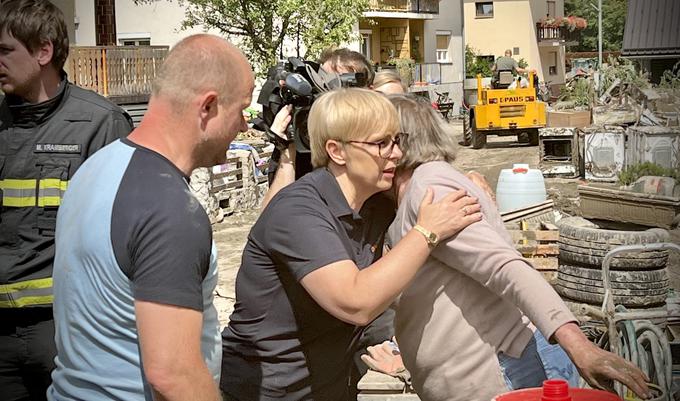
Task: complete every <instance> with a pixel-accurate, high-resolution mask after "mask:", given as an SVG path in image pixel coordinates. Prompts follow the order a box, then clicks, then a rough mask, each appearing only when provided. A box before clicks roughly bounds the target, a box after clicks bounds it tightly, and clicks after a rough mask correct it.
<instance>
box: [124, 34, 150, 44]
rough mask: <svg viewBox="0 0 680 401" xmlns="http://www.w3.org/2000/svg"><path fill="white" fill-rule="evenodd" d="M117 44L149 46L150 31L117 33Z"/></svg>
mask: <svg viewBox="0 0 680 401" xmlns="http://www.w3.org/2000/svg"><path fill="white" fill-rule="evenodd" d="M118 44H119V45H121V46H150V45H151V33H150V32H123V33H119V34H118Z"/></svg>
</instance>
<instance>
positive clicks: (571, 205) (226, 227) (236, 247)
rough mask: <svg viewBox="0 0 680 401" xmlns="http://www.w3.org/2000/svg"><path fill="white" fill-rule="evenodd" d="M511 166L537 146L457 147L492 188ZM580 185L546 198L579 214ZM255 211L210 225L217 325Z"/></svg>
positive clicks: (493, 142) (560, 183)
mask: <svg viewBox="0 0 680 401" xmlns="http://www.w3.org/2000/svg"><path fill="white" fill-rule="evenodd" d="M452 125H453V126H454V128H455V130H456V135H457V136H458V137H459V139H461V138H460V137H462V122H461V121H460V120H459V121H453V122H452ZM513 163H528V164H529V166H530V167H531V168H536V167H537V165H538V147H537V146H529V145H528V144H519V143H517V141H516V138H515V137H513V136H508V137H490V138H489V142H488V144H487V146H486V148H484V149H479V150H473V149H471V148H466V147H462V146H461V147H460V148H459V152H458V156H457V160H456V163H455V164H456V166H457V167H459V168H460V169H461V170H465V171H468V170H476V171H478V172H480V173H482V174H484V175H485V176H486V177H487V179H488V181H489V182H490V184H491V186H492V188H495V187H496V182H497V180H498V175H499V174H500V171H501V169H504V168H510V167H512V164H513ZM580 183H583V181H581V180H576V179H562V178H547V179H546V189H547V192H548V196H549V197H550V198H551V199H552V200H553V201H554V202H555V206H556V208H557V209H558V210H560V211H562V212H564V213H568V214H575V215H577V214H578V195H577V191H576V187H577V185H578V184H580ZM258 214H259V212H258V211H257V210H252V211H247V212H241V213H235V214H233V215H230V216H226V217H225V219H224V221H222V222H221V223H218V224H216V225H215V226H213V231H214V239H215V243H216V244H217V248H218V252H219V266H220V281H219V285H218V289H217V296H216V297H215V304H216V306H217V309H218V312H219V317H220V322H222V325H226V323H227V321H228V318H229V314H230V313H231V311H232V310H233V303H234V298H235V294H234V281H235V279H236V273H237V270H238V267H239V265H240V262H241V252H242V251H243V247H244V245H245V241H246V237H247V235H248V232H249V230H250V227H251V226H252V224H253V223H254V222H255V220H256V219H257V216H258ZM671 235H672V238H673V242H675V243H678V244H680V230H677V229H676V230H673V231H672V232H671ZM679 260H680V258H678V257H677V256H675V257H674V258H673V259H672V260H671V263H670V264H669V267H670V269H669V270H670V273H671V285H672V287H673V288H674V289H675V290H676V291H678V290H680V261H679Z"/></svg>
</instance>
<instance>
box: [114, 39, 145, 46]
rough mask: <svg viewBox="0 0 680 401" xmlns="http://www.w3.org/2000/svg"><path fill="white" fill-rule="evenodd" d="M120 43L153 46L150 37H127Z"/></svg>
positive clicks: (123, 44)
mask: <svg viewBox="0 0 680 401" xmlns="http://www.w3.org/2000/svg"><path fill="white" fill-rule="evenodd" d="M120 44H121V45H122V46H151V40H149V39H137V40H135V39H125V40H121V41H120Z"/></svg>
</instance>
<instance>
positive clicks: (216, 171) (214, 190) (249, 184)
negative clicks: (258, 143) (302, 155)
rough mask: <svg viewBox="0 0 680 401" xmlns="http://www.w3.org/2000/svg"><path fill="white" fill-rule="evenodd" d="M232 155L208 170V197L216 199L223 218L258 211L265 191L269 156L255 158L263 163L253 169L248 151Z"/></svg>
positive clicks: (264, 153)
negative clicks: (209, 187) (209, 194)
mask: <svg viewBox="0 0 680 401" xmlns="http://www.w3.org/2000/svg"><path fill="white" fill-rule="evenodd" d="M234 153H235V155H234V156H231V157H228V158H227V160H226V162H225V163H224V164H223V165H221V166H216V167H215V168H213V169H212V170H211V181H212V183H211V184H212V186H211V189H210V193H211V194H213V195H214V196H215V197H216V198H217V201H218V202H219V204H220V207H221V208H222V212H223V214H225V215H228V214H231V213H233V212H236V211H241V210H247V209H253V208H257V207H259V206H260V204H261V203H262V199H264V195H265V194H266V193H267V189H268V183H267V169H268V168H269V161H268V160H269V157H271V152H263V153H260V154H259V157H260V158H261V159H264V160H267V162H266V163H262V164H259V165H255V161H254V159H253V157H252V154H251V153H250V152H248V151H240V152H234ZM255 169H257V170H258V171H259V173H258V172H256V170H255Z"/></svg>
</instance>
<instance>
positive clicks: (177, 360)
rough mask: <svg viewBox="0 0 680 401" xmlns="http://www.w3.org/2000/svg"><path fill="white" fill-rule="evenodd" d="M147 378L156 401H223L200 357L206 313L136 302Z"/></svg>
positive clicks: (143, 364) (138, 327)
mask: <svg viewBox="0 0 680 401" xmlns="http://www.w3.org/2000/svg"><path fill="white" fill-rule="evenodd" d="M135 313H136V315H137V331H138V333H139V345H140V348H141V352H142V366H143V367H144V375H145V376H146V379H147V381H148V382H149V384H150V385H151V388H152V390H153V395H154V399H155V400H157V401H175V400H176V401H219V400H221V399H222V397H221V396H220V393H219V389H218V387H217V383H215V380H214V379H213V376H212V374H211V373H210V371H209V370H208V367H207V366H206V364H205V362H204V360H203V355H202V354H201V332H202V325H203V314H202V313H201V312H199V311H196V310H193V309H187V308H181V307H178V306H172V305H164V304H158V303H154V302H144V301H135Z"/></svg>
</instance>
